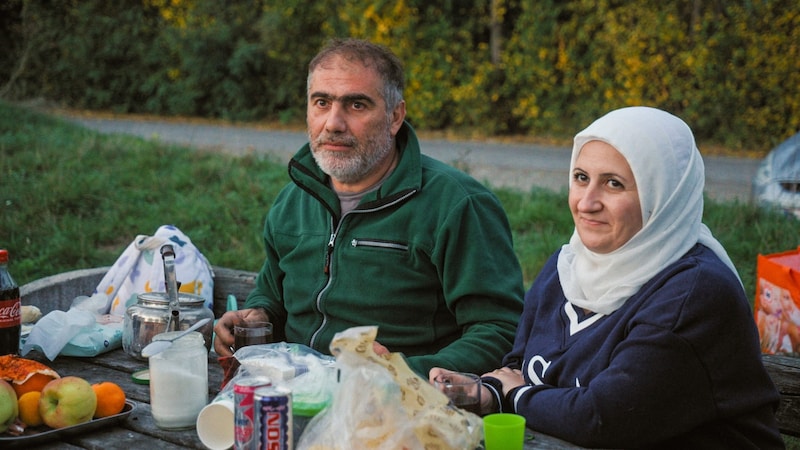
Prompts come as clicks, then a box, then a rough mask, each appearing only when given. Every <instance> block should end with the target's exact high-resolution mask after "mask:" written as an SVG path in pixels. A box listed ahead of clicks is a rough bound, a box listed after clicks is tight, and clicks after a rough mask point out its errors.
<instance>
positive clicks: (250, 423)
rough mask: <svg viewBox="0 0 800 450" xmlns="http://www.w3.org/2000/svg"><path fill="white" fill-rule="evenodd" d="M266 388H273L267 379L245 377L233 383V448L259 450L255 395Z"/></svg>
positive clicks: (237, 449)
mask: <svg viewBox="0 0 800 450" xmlns="http://www.w3.org/2000/svg"><path fill="white" fill-rule="evenodd" d="M265 386H272V381H270V379H269V378H267V377H244V378H240V379H238V380H236V381H235V382H234V383H233V436H234V440H233V448H235V449H236V450H256V449H257V448H258V437H257V434H256V416H255V404H254V402H253V393H254V392H255V391H256V390H257V389H258V388H261V387H265Z"/></svg>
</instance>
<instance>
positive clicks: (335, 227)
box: [308, 189, 417, 348]
mask: <svg viewBox="0 0 800 450" xmlns="http://www.w3.org/2000/svg"><path fill="white" fill-rule="evenodd" d="M416 192H417V191H416V189H414V190H411V191H408V192H407V193H406V194H405V195H403V196H401V197H398V198H396V199H394V200H392V201H391V202H388V203H385V204H383V205H380V206H378V207H375V208H368V209H354V210H352V211H350V212H348V213H346V214H344V215H342V217H341V218H340V219H339V223H338V224H337V223H335V222H334V218H333V217H331V237H330V239H328V245H327V248H326V250H325V263H324V265H323V271H324V273H325V275H327V276H328V281H327V282H326V283H325V286H324V287H323V288H322V289H321V290H320V291H319V294H317V299H316V304H317V311H319V312H320V314H322V324H320V326H319V328H317V329H316V331H314V334H312V335H311V340H310V342H309V343H308V345H309V347H311V348H314V344H315V343H316V340H317V336H319V334H320V332H322V329H323V328H325V325H326V324H327V323H328V316H327V315H325V314H324V313H323V312H322V296H323V294H325V291H327V290H328V288H329V287H330V285H331V278H332V275H331V273H332V267H331V259H332V258H333V249H334V246H335V244H336V236H337V234H338V233H339V229H340V228H341V226H342V223H344V218H345V217H346V216H347V215H348V214H364V213H369V212H375V211H380V210H381V209H384V208H388V207H390V206H393V205H396V204H398V203H400V202H403V201H405V200H406V199H407V198H409V197H411V196H412V195H414V194H415V193H416ZM396 245H400V244H396ZM407 248H408V247H407V246H406V249H407Z"/></svg>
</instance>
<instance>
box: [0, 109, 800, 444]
mask: <svg viewBox="0 0 800 450" xmlns="http://www.w3.org/2000/svg"><path fill="white" fill-rule="evenodd" d="M0 155H1V156H2V158H0V248H7V249H8V250H9V253H10V257H11V264H10V270H11V273H12V275H13V276H14V278H15V280H16V281H17V282H18V283H19V284H20V285H22V284H25V283H28V282H31V281H33V280H36V279H38V278H41V277H45V276H48V275H53V274H56V273H60V272H65V271H69V270H76V269H85V268H90V267H98V266H107V265H111V264H113V263H114V261H115V260H116V259H117V257H118V256H119V255H120V253H122V251H123V250H124V249H125V247H127V246H128V244H130V243H131V242H132V241H133V240H134V239H135V238H136V236H137V235H139V234H147V235H150V234H152V233H154V232H155V231H156V229H157V228H158V227H159V226H160V225H163V224H173V225H176V226H177V227H178V228H180V229H181V230H183V231H184V232H185V233H186V234H187V235H188V236H189V237H190V238H191V239H192V241H193V242H194V243H195V245H197V247H198V248H199V249H200V251H201V252H203V254H204V255H205V256H206V257H207V258H208V260H209V261H210V262H211V264H213V265H217V266H226V267H231V268H236V269H243V270H251V271H257V270H258V269H259V268H260V267H261V264H262V261H263V257H264V253H263V247H262V242H261V238H260V236H261V231H262V227H263V220H264V217H265V215H266V213H267V210H268V209H269V206H270V205H271V204H272V201H273V199H274V198H275V195H276V194H277V193H278V191H279V190H280V189H281V188H282V187H283V186H284V185H285V184H286V183H287V182H288V181H289V180H288V176H287V175H286V169H285V167H284V165H283V164H278V163H276V162H275V161H274V160H270V159H266V158H259V157H256V156H247V157H240V158H236V157H233V156H229V155H224V154H218V153H212V152H201V151H195V150H191V149H187V148H185V147H180V146H172V145H164V144H159V143H154V142H149V141H146V140H143V139H140V138H136V137H130V136H125V135H103V134H99V133H96V132H94V131H90V130H87V129H84V128H81V127H79V126H76V125H73V124H71V123H68V122H66V121H64V120H63V119H58V118H54V117H50V116H46V115H42V114H40V113H35V112H32V111H30V110H27V109H22V108H19V107H15V106H11V105H9V104H6V103H2V102H0ZM742 183H750V180H747V179H743V180H742ZM495 192H496V193H497V195H498V196H499V198H500V199H501V201H502V202H503V205H504V206H505V208H506V210H507V212H508V215H509V219H510V221H511V226H512V231H513V233H514V240H515V246H516V253H517V256H518V258H519V259H520V262H521V264H522V267H523V271H524V276H525V283H526V285H528V284H530V282H531V281H532V280H533V278H534V277H535V276H536V274H537V272H538V271H539V270H540V268H541V266H542V264H543V263H544V261H545V260H546V259H547V257H548V256H549V255H550V254H551V253H552V252H553V251H554V250H556V249H557V248H558V247H559V246H560V245H561V244H563V243H564V242H566V240H567V239H568V238H569V236H570V234H571V231H572V221H571V218H570V215H569V212H568V210H567V208H566V193H564V192H561V193H553V192H550V191H547V190H540V189H535V190H532V191H530V192H518V191H513V190H508V189H496V190H495ZM705 221H706V223H707V224H708V225H709V227H710V228H711V229H712V231H713V232H714V233H715V235H716V236H717V238H718V239H719V240H720V241H721V242H722V243H723V245H725V247H726V248H727V250H728V252H729V253H730V255H731V258H732V259H733V260H734V263H735V264H736V266H737V267H738V269H739V272H740V274H741V276H742V279H743V281H744V284H745V288H746V289H747V292H748V293H750V294H751V298H752V296H753V295H754V293H755V287H754V286H755V273H756V255H757V254H758V253H759V252H760V253H765V254H766V253H775V252H779V251H785V250H789V249H793V248H795V247H797V246H798V236H800V233H798V232H799V231H800V222H798V221H796V220H793V219H789V218H786V217H784V216H782V215H780V214H775V213H770V212H768V211H763V210H761V209H758V208H756V207H753V206H750V205H748V204H743V203H738V202H729V203H718V202H713V201H707V202H706V213H705ZM787 443H788V444H789V445H790V448H798V446H797V445H796V443H795V441H794V440H791V439H790V440H789V441H787Z"/></svg>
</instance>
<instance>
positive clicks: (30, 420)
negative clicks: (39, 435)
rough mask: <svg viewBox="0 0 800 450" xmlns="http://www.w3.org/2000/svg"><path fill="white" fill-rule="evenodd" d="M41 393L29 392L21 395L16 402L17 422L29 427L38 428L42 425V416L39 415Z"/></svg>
mask: <svg viewBox="0 0 800 450" xmlns="http://www.w3.org/2000/svg"><path fill="white" fill-rule="evenodd" d="M41 396H42V393H41V391H30V392H26V393H24V394H22V396H21V397H20V398H19V400H17V403H18V405H19V420H21V421H23V422H24V423H25V425H27V426H29V427H35V426H39V425H41V424H42V423H44V422H43V421H42V415H41V413H39V398H41Z"/></svg>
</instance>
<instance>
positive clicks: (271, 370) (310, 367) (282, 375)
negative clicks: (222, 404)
mask: <svg viewBox="0 0 800 450" xmlns="http://www.w3.org/2000/svg"><path fill="white" fill-rule="evenodd" d="M233 357H234V358H235V359H236V360H237V361H238V363H239V366H238V368H237V369H236V372H235V374H234V376H233V377H232V378H231V379H230V380H229V382H227V383H226V384H225V385H224V386H223V388H222V389H221V390H220V392H219V394H218V396H222V397H230V398H233V385H234V384H235V383H236V380H238V379H240V378H242V377H248V376H265V377H267V378H269V379H270V381H271V382H272V384H273V385H284V386H287V387H289V388H290V389H291V390H292V402H293V403H303V402H305V403H310V404H318V405H323V406H324V405H327V404H328V403H329V402H330V399H331V397H332V395H333V391H334V390H335V389H336V368H335V366H334V363H335V362H336V361H335V359H334V358H333V357H332V356H328V355H323V354H322V353H319V352H317V351H316V350H314V349H312V348H310V347H307V346H305V345H302V344H289V343H286V342H278V343H275V344H262V345H249V346H247V347H242V348H240V349H239V350H237V351H236V353H234V355H233ZM320 409H321V407H320Z"/></svg>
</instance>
